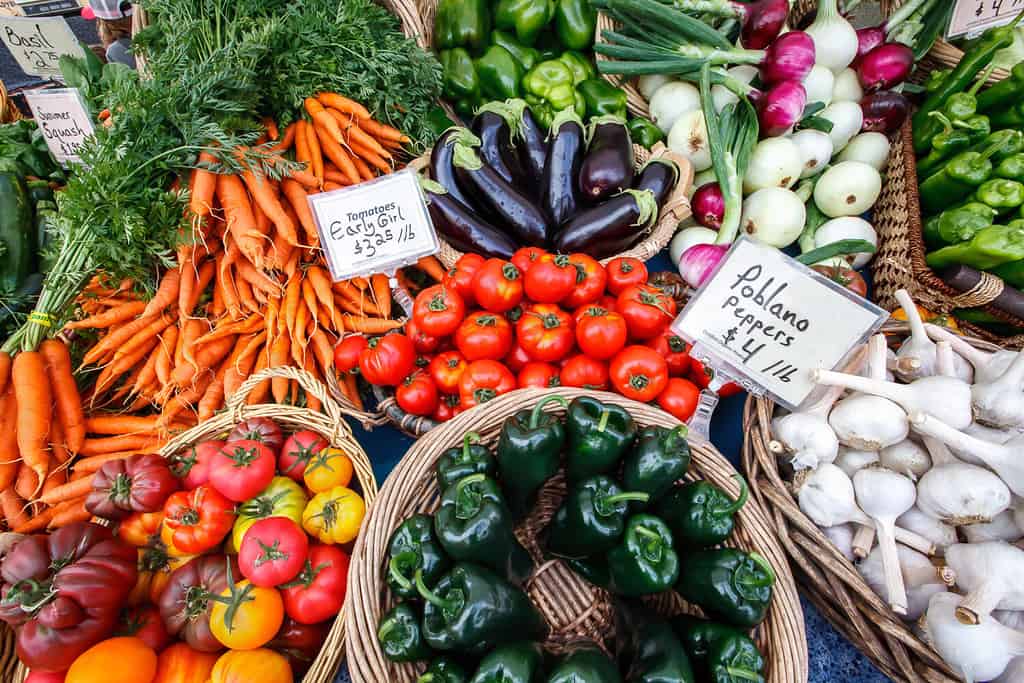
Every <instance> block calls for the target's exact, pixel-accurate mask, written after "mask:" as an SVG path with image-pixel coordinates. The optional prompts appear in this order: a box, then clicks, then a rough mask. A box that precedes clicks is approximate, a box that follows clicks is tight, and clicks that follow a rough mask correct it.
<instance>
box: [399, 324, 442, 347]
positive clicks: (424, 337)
mask: <svg viewBox="0 0 1024 683" xmlns="http://www.w3.org/2000/svg"><path fill="white" fill-rule="evenodd" d="M405 336H406V337H408V338H409V339H410V340H411V341H412V347H413V348H414V349H416V353H433V352H434V351H437V348H438V347H439V346H441V338H440V337H434V336H432V335H429V334H427V333H426V332H424V331H423V330H421V329H420V328H419V326H418V325H417V324H416V321H415V320H409V322H407V323H405Z"/></svg>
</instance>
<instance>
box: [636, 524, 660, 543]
mask: <svg viewBox="0 0 1024 683" xmlns="http://www.w3.org/2000/svg"><path fill="white" fill-rule="evenodd" d="M634 531H636V533H638V534H639V535H641V536H643V537H644V538H646V539H647V540H649V541H655V540H657V541H660V540H661V534H659V533H658V532H657V531H651V530H650V529H648V528H647V527H645V526H638V527H636V529H634Z"/></svg>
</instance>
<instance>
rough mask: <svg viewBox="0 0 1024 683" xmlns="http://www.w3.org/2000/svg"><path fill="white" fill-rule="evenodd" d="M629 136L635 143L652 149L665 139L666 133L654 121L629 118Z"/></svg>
mask: <svg viewBox="0 0 1024 683" xmlns="http://www.w3.org/2000/svg"><path fill="white" fill-rule="evenodd" d="M629 137H630V138H631V139H632V140H633V144H635V145H640V146H641V147H643V148H644V149H650V148H651V147H654V145H655V144H657V143H659V142H661V141H662V140H664V139H665V134H664V133H662V132H661V128H658V126H656V125H655V124H654V123H653V122H651V121H648V120H647V119H641V118H635V119H630V120H629Z"/></svg>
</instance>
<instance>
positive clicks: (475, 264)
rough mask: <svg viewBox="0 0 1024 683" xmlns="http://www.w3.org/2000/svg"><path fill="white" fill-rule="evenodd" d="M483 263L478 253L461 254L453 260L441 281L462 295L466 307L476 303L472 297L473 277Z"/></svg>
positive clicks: (482, 258)
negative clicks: (456, 259) (452, 264)
mask: <svg viewBox="0 0 1024 683" xmlns="http://www.w3.org/2000/svg"><path fill="white" fill-rule="evenodd" d="M483 264H484V257H483V256H480V255H479V254H463V255H462V256H460V257H459V260H458V261H456V262H455V265H454V266H452V268H451V270H449V271H448V272H447V273H446V274H445V276H444V280H443V281H442V282H441V284H443V285H444V286H445V287H446V288H448V289H450V290H453V291H455V292H456V293H458V295H459V296H461V297H462V301H463V302H464V303H465V304H466V306H467V307H469V306H472V305H473V304H474V303H476V301H475V299H473V277H474V276H475V275H476V271H477V268H479V267H480V266H482V265H483Z"/></svg>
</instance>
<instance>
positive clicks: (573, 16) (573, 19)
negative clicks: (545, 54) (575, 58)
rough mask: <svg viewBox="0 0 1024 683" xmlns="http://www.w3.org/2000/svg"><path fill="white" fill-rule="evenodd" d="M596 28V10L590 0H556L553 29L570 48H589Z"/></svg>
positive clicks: (592, 42) (559, 38)
mask: <svg viewBox="0 0 1024 683" xmlns="http://www.w3.org/2000/svg"><path fill="white" fill-rule="evenodd" d="M596 30H597V10H596V9H594V7H593V5H591V4H590V0H556V2H555V31H556V32H557V33H558V40H560V41H561V43H562V45H564V46H565V47H567V48H569V49H570V50H589V49H590V47H591V46H592V45H593V44H594V32H595V31H596Z"/></svg>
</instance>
